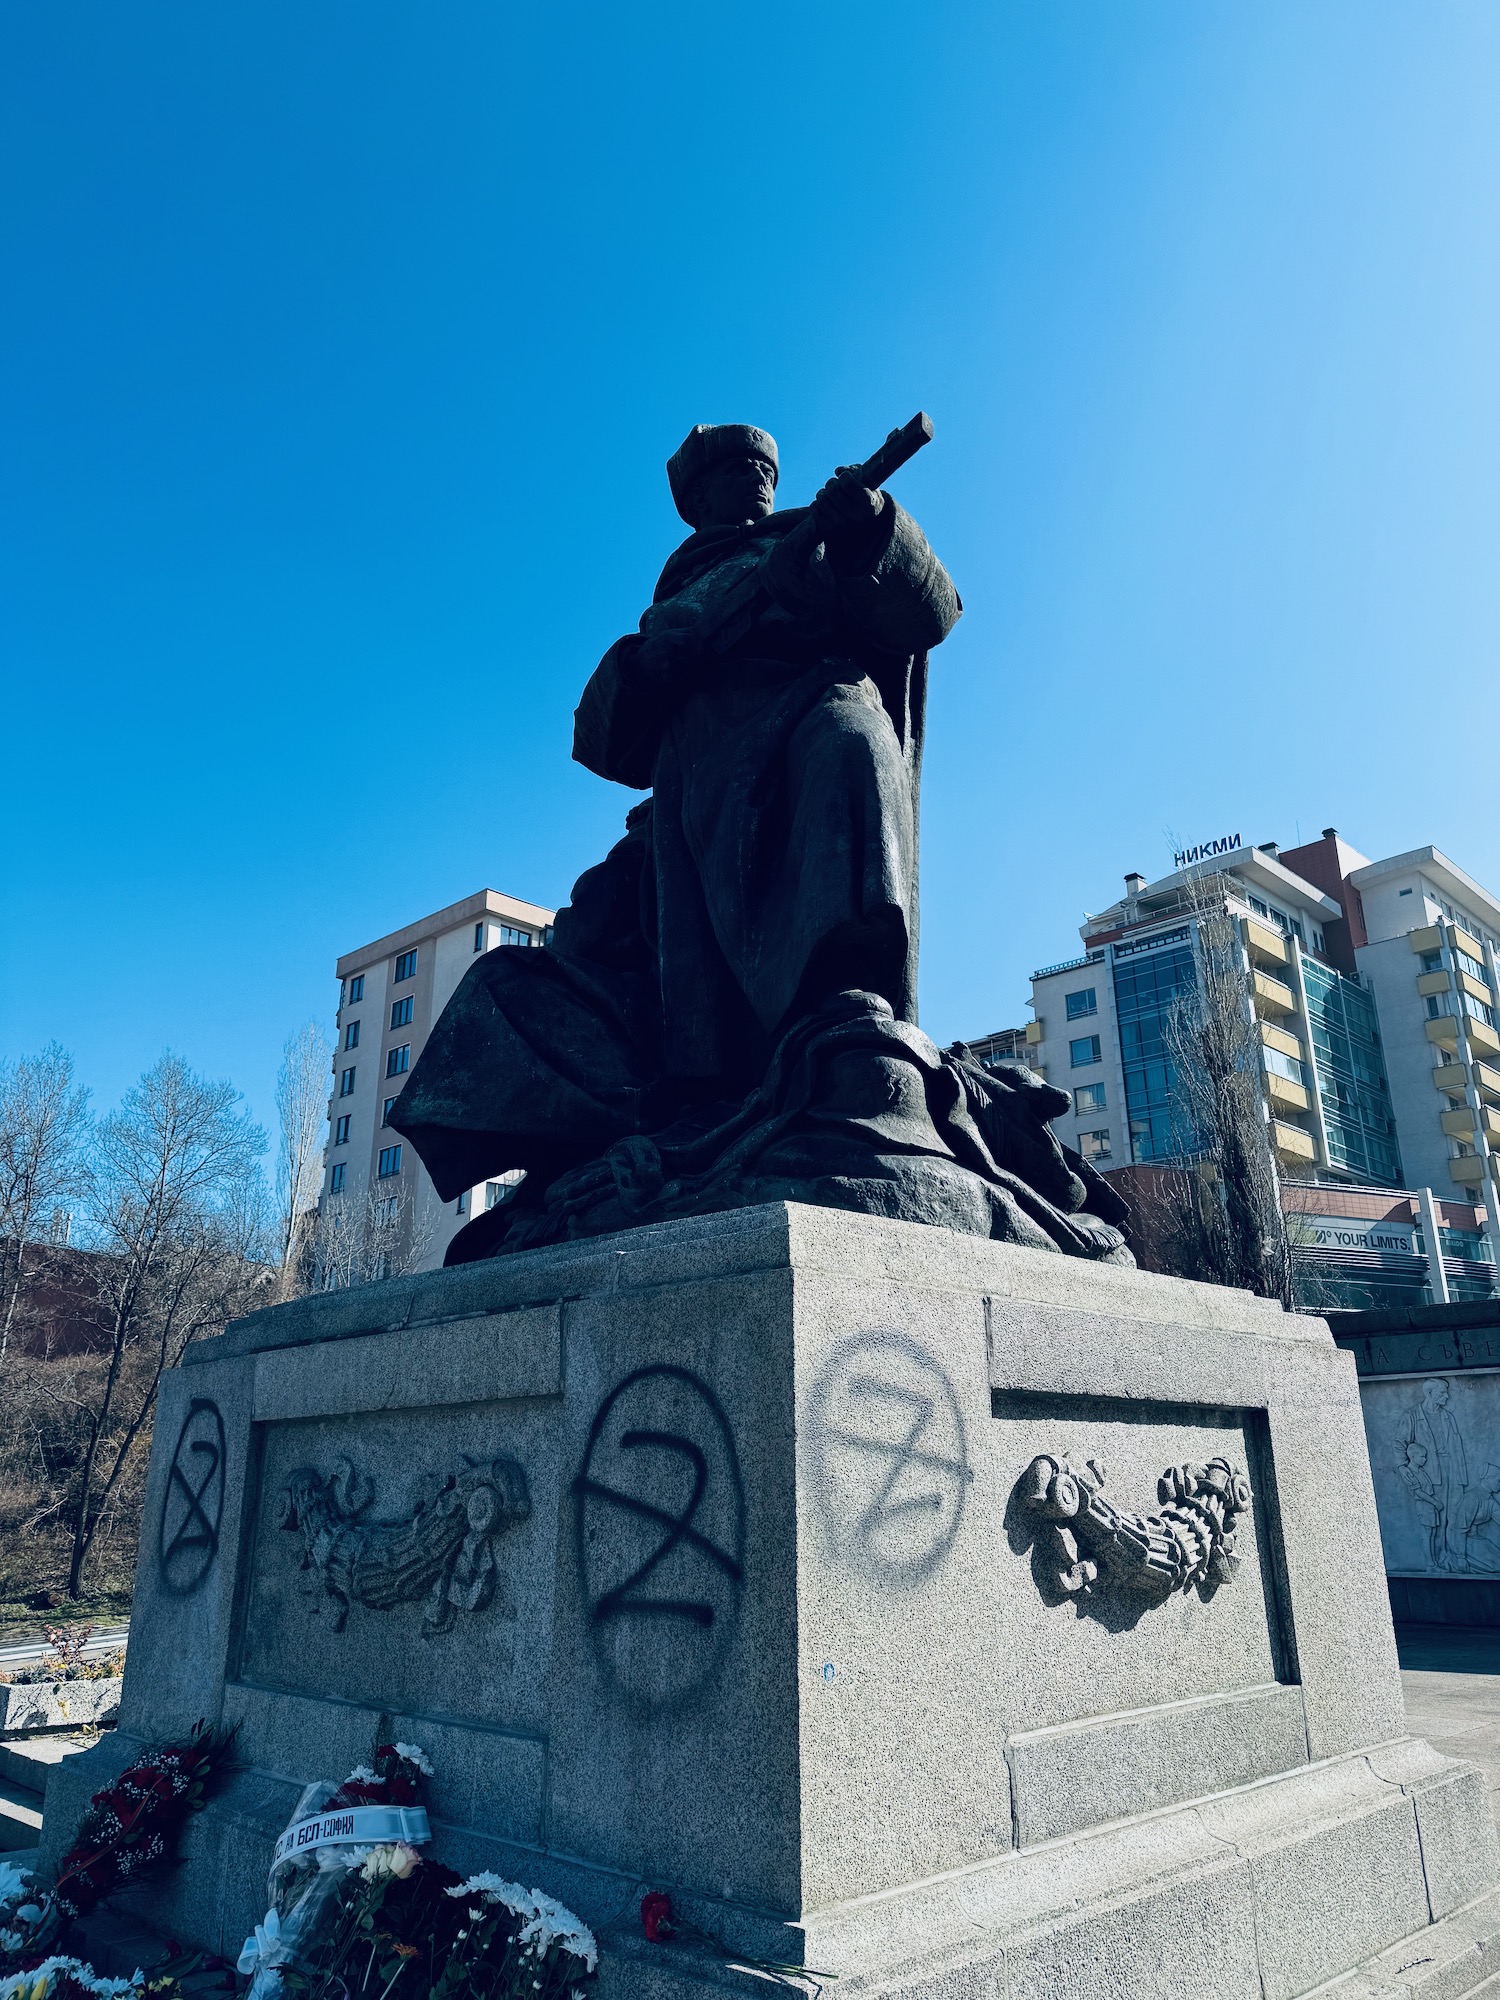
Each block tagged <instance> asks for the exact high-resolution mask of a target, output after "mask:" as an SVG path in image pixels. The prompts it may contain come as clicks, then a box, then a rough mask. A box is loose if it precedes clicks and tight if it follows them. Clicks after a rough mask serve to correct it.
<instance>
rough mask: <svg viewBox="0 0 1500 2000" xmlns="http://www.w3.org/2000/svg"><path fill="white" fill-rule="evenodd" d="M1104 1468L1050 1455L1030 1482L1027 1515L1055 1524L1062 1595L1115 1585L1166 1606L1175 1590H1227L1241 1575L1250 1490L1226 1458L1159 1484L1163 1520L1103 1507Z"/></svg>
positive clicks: (1030, 1471)
mask: <svg viewBox="0 0 1500 2000" xmlns="http://www.w3.org/2000/svg"><path fill="white" fill-rule="evenodd" d="M1103 1486H1104V1467H1103V1466H1102V1465H1101V1464H1100V1463H1099V1461H1098V1459H1096V1458H1091V1459H1089V1460H1087V1461H1086V1463H1085V1464H1084V1465H1082V1466H1074V1465H1070V1464H1069V1463H1068V1462H1067V1460H1066V1459H1061V1458H1051V1457H1049V1456H1048V1455H1047V1454H1046V1453H1045V1452H1044V1453H1042V1454H1041V1455H1040V1456H1039V1457H1037V1458H1034V1459H1033V1460H1032V1461H1031V1464H1030V1465H1029V1466H1028V1467H1027V1468H1026V1471H1025V1472H1024V1473H1023V1474H1022V1476H1021V1483H1020V1486H1019V1489H1018V1497H1019V1500H1020V1504H1021V1507H1022V1509H1023V1510H1024V1511H1025V1512H1028V1513H1030V1514H1031V1515H1032V1516H1033V1517H1034V1518H1036V1519H1038V1520H1041V1521H1044V1522H1047V1523H1049V1524H1050V1526H1051V1529H1052V1535H1053V1560H1054V1562H1055V1563H1056V1582H1057V1587H1058V1589H1059V1590H1062V1591H1065V1592H1067V1593H1069V1594H1077V1593H1079V1592H1082V1591H1088V1590H1091V1589H1092V1588H1093V1586H1094V1584H1095V1583H1096V1582H1097V1581H1098V1578H1099V1574H1100V1571H1101V1570H1102V1571H1103V1573H1104V1580H1105V1582H1106V1583H1113V1584H1116V1585H1117V1586H1118V1587H1119V1588H1121V1589H1122V1590H1130V1591H1136V1592H1139V1593H1141V1594H1142V1595H1144V1596H1146V1597H1149V1598H1151V1599H1152V1600H1153V1601H1154V1602H1157V1603H1161V1602H1164V1601H1165V1599H1167V1598H1168V1597H1170V1596H1171V1595H1172V1593H1173V1591H1175V1590H1184V1591H1185V1590H1191V1589H1192V1588H1193V1586H1194V1585H1195V1584H1198V1585H1202V1586H1205V1587H1208V1588H1213V1587H1214V1586H1216V1585H1218V1584H1220V1583H1226V1582H1227V1581H1228V1580H1229V1578H1230V1577H1232V1576H1233V1575H1234V1572H1235V1570H1236V1569H1237V1568H1238V1566H1239V1558H1238V1556H1237V1555H1236V1554H1235V1552H1234V1542H1235V1524H1236V1522H1237V1521H1238V1519H1239V1517H1240V1515H1241V1514H1243V1513H1244V1512H1245V1510H1246V1509H1247V1508H1248V1507H1249V1505H1250V1502H1251V1500H1252V1498H1253V1495H1252V1494H1251V1491H1250V1481H1249V1480H1248V1479H1247V1478H1246V1477H1245V1475H1244V1473H1243V1472H1239V1471H1237V1470H1236V1469H1235V1467H1234V1466H1232V1465H1231V1464H1230V1462H1229V1460H1228V1459H1227V1458H1211V1459H1210V1460H1209V1461H1208V1463H1207V1465H1170V1466H1168V1467H1167V1470H1166V1471H1165V1472H1164V1473H1163V1474H1162V1475H1161V1477H1160V1479H1158V1480H1157V1482H1156V1497H1157V1499H1158V1500H1159V1501H1160V1502H1161V1503H1162V1505H1161V1509H1160V1512H1158V1513H1155V1514H1124V1513H1121V1511H1120V1509H1119V1508H1118V1507H1116V1506H1114V1505H1113V1504H1112V1502H1110V1501H1108V1500H1106V1499H1105V1497H1104V1493H1103V1490H1102V1489H1103Z"/></svg>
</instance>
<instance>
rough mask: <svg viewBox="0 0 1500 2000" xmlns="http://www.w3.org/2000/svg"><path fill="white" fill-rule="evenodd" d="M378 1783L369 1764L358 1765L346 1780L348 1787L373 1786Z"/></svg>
mask: <svg viewBox="0 0 1500 2000" xmlns="http://www.w3.org/2000/svg"><path fill="white" fill-rule="evenodd" d="M378 1782H379V1780H378V1779H377V1778H376V1776H375V1773H374V1772H373V1771H372V1770H371V1769H370V1767H369V1765H368V1764H356V1765H355V1767H354V1769H353V1770H352V1771H351V1772H350V1773H349V1775H348V1777H347V1778H345V1780H344V1783H345V1784H346V1785H373V1784H377V1783H378Z"/></svg>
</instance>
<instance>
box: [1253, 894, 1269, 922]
mask: <svg viewBox="0 0 1500 2000" xmlns="http://www.w3.org/2000/svg"><path fill="white" fill-rule="evenodd" d="M1250 907H1251V909H1252V910H1254V912H1255V914H1256V915H1257V916H1258V917H1268V916H1270V914H1271V912H1270V911H1269V910H1268V909H1267V908H1266V906H1265V904H1264V903H1263V902H1262V901H1261V900H1260V897H1259V896H1252V897H1251V898H1250Z"/></svg>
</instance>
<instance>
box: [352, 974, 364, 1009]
mask: <svg viewBox="0 0 1500 2000" xmlns="http://www.w3.org/2000/svg"><path fill="white" fill-rule="evenodd" d="M364 997H365V975H364V974H363V973H362V972H356V973H355V975H354V977H353V978H352V979H351V980H350V981H349V1005H350V1006H351V1007H352V1006H353V1005H354V1003H355V1001H356V1000H363V999H364Z"/></svg>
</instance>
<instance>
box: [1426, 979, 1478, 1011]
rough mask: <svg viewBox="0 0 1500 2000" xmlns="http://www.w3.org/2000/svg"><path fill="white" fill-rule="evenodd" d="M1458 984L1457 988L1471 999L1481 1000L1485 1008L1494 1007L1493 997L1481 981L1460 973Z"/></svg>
mask: <svg viewBox="0 0 1500 2000" xmlns="http://www.w3.org/2000/svg"><path fill="white" fill-rule="evenodd" d="M1419 983H1420V982H1419ZM1458 983H1459V986H1460V987H1461V988H1462V989H1463V991H1464V992H1465V993H1467V994H1469V995H1470V996H1471V997H1472V998H1473V999H1475V1000H1482V1001H1483V1002H1484V1004H1485V1006H1486V1007H1493V1006H1494V1004H1495V996H1494V994H1493V993H1491V991H1490V989H1489V988H1488V986H1486V985H1485V983H1484V981H1483V980H1482V979H1476V978H1474V976H1473V974H1472V973H1468V972H1460V974H1459V975H1458Z"/></svg>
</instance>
